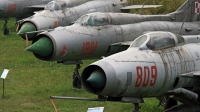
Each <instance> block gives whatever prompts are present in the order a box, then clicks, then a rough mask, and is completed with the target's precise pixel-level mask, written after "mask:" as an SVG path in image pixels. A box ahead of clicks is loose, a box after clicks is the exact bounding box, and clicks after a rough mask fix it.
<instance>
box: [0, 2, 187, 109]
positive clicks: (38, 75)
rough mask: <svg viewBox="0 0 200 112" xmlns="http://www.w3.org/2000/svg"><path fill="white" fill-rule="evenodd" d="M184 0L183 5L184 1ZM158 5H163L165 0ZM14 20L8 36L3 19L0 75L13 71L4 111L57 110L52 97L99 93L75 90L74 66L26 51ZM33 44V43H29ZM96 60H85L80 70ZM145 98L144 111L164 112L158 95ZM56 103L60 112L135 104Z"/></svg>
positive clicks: (3, 101)
mask: <svg viewBox="0 0 200 112" xmlns="http://www.w3.org/2000/svg"><path fill="white" fill-rule="evenodd" d="M135 1H136V0H135ZM149 1H152V0H149ZM157 1H158V0H157ZM164 1H165V2H168V1H167V0H163V2H164ZM170 1H171V0H170ZM177 1H178V0H177ZM181 1H182V2H181ZM181 1H180V3H179V6H180V5H181V4H182V3H183V1H184V0H181ZM163 2H162V3H163ZM152 3H154V2H152ZM158 4H161V1H159V3H158ZM163 4H164V3H163ZM164 5H165V4H164ZM179 6H178V7H179ZM176 8H177V7H175V8H174V9H170V10H168V12H170V11H172V10H173V11H174V10H175V9H176ZM162 13H166V12H162ZM14 22H15V20H14V19H10V20H9V24H8V28H9V30H10V35H8V36H4V35H3V30H2V29H3V21H0V75H1V73H2V72H3V70H4V69H5V68H6V69H9V70H10V71H9V74H8V76H7V78H6V79H5V94H4V98H2V97H0V112H54V111H55V110H54V107H53V106H52V104H51V102H50V98H49V97H50V96H55V95H56V96H73V97H91V98H96V96H95V95H92V94H89V93H87V92H86V91H85V90H84V89H81V90H76V89H73V87H72V74H73V70H74V67H75V66H74V65H71V66H66V65H62V64H57V63H56V62H45V61H41V60H38V59H36V58H35V57H34V56H33V54H32V53H30V52H27V51H25V48H26V45H25V41H24V40H23V39H22V38H21V37H19V36H18V35H16V32H15V28H16V26H15V25H14ZM30 44H31V42H29V45H30ZM94 61H95V60H85V61H84V64H83V65H82V68H81V69H80V73H81V72H82V70H83V69H84V68H85V67H86V66H87V65H88V64H90V63H92V62H94ZM2 84H3V80H2V79H0V95H2V94H3V92H2V88H3V87H2ZM144 100H145V103H143V104H141V105H140V106H141V112H161V111H163V108H162V107H157V105H158V100H156V99H155V98H145V99H144ZM54 102H55V104H56V107H57V108H58V111H59V112H86V111H87V108H90V107H99V106H100V107H101V106H103V107H104V108H105V109H104V112H131V111H132V107H133V105H132V104H127V103H118V102H114V103H113V102H89V101H70V100H54Z"/></svg>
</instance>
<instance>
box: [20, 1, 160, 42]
mask: <svg viewBox="0 0 200 112" xmlns="http://www.w3.org/2000/svg"><path fill="white" fill-rule="evenodd" d="M159 6H161V5H144V6H142V5H132V6H130V4H129V3H128V1H127V0H92V1H88V2H86V3H84V4H81V5H79V6H75V7H71V8H68V7H66V5H65V3H63V2H61V1H52V2H50V3H49V4H47V5H46V7H45V10H43V11H41V12H37V13H36V14H35V15H33V16H31V17H30V18H27V19H24V20H21V21H19V22H18V27H17V30H19V31H18V33H17V34H18V35H20V36H21V37H22V38H24V39H25V38H26V34H25V33H26V32H31V31H39V32H41V30H43V31H44V30H47V29H53V28H56V27H58V26H68V25H71V24H73V23H74V22H75V21H76V20H77V19H78V18H79V17H81V16H82V15H84V14H87V13H91V12H121V11H122V12H127V10H130V9H135V8H142V7H143V8H150V7H159ZM35 35H36V33H33V34H28V39H29V40H32V38H33V37H34V36H35Z"/></svg>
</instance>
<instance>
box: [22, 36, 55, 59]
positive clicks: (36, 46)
mask: <svg viewBox="0 0 200 112" xmlns="http://www.w3.org/2000/svg"><path fill="white" fill-rule="evenodd" d="M26 50H27V51H30V52H33V53H35V54H38V55H40V56H43V57H48V56H50V55H51V54H52V53H53V43H52V41H51V40H50V39H49V38H48V37H41V38H40V39H39V40H38V41H36V42H35V43H33V44H32V45H31V46H29V47H28V48H26Z"/></svg>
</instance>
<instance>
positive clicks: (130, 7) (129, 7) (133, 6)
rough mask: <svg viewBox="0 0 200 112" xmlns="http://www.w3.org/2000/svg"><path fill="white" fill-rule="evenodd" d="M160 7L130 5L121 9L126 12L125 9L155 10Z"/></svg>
mask: <svg viewBox="0 0 200 112" xmlns="http://www.w3.org/2000/svg"><path fill="white" fill-rule="evenodd" d="M161 6H162V5H130V6H126V7H122V8H121V9H122V10H123V9H124V10H127V9H141V8H157V7H161Z"/></svg>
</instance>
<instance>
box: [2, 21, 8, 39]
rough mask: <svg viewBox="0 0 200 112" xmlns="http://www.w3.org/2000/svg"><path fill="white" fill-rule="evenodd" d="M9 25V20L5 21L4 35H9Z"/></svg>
mask: <svg viewBox="0 0 200 112" xmlns="http://www.w3.org/2000/svg"><path fill="white" fill-rule="evenodd" d="M7 23H8V20H7V19H5V21H4V25H3V34H4V35H9V30H8V27H7Z"/></svg>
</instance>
